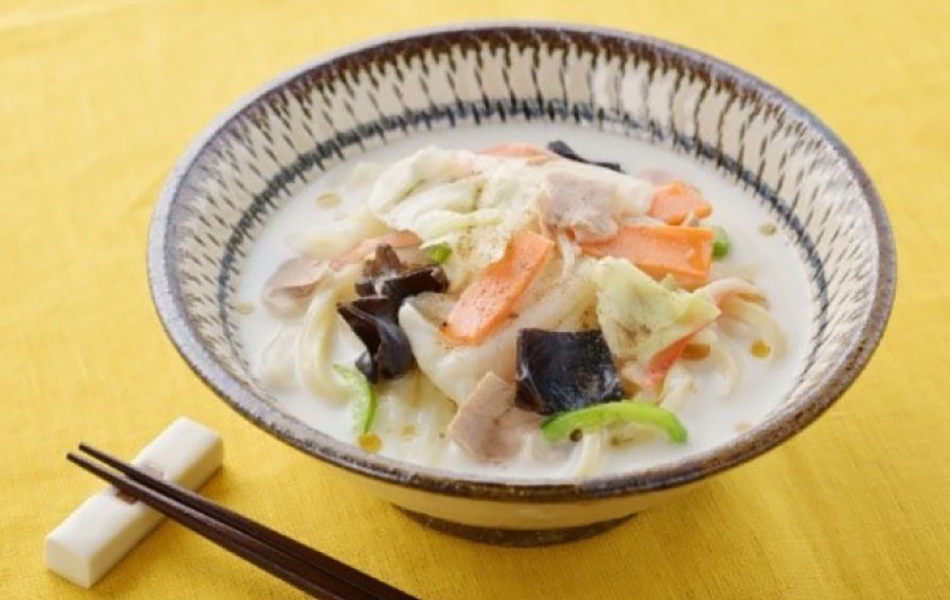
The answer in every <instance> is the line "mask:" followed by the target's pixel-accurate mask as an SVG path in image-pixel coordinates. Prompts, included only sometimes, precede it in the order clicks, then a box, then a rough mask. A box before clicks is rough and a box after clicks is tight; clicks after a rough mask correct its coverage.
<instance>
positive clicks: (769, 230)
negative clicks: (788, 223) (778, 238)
mask: <svg viewBox="0 0 950 600" xmlns="http://www.w3.org/2000/svg"><path fill="white" fill-rule="evenodd" d="M776 230H777V228H776V227H775V223H771V222H770V223H763V224H761V225H759V233H761V234H762V235H775V232H776Z"/></svg>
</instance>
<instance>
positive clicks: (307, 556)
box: [67, 444, 413, 600]
mask: <svg viewBox="0 0 950 600" xmlns="http://www.w3.org/2000/svg"><path fill="white" fill-rule="evenodd" d="M80 449H81V450H82V451H83V452H85V453H87V454H89V455H90V456H93V457H95V458H97V459H98V460H101V461H102V462H103V463H105V464H107V465H109V466H111V467H113V468H115V469H117V470H118V471H120V472H121V473H124V474H125V475H126V477H123V476H121V475H119V474H117V473H115V472H113V471H111V470H107V469H104V468H103V467H101V466H99V465H97V464H95V463H93V462H90V461H89V460H87V459H86V458H84V457H82V456H79V455H76V454H73V453H69V454H68V455H67V458H68V459H69V460H70V461H71V462H73V463H75V464H77V465H79V466H81V467H82V468H84V469H86V470H87V471H89V472H91V473H93V474H95V475H97V476H98V477H100V478H102V479H104V480H106V481H108V482H109V483H111V484H112V485H114V486H115V487H116V488H118V489H119V490H120V491H122V492H124V493H127V494H129V495H131V496H133V497H135V498H138V499H139V500H141V501H142V502H144V503H145V504H147V505H148V506H150V507H152V508H154V509H155V510H157V511H159V512H161V513H163V514H165V515H166V516H168V517H169V518H171V519H174V520H176V521H178V522H179V523H181V524H183V525H185V526H186V527H188V528H189V529H191V530H192V531H195V532H196V533H198V534H200V535H202V536H204V537H206V538H208V539H209V540H211V541H213V542H215V543H216V544H218V545H219V546H221V547H223V548H224V549H226V550H228V551H230V552H232V553H234V554H237V555H238V556H241V557H242V558H244V559H246V560H248V561H250V562H252V563H253V564H255V565H257V566H258V567H260V568H262V569H264V570H266V571H267V572H269V573H271V574H273V575H275V576H277V577H279V578H281V579H283V580H284V581H286V582H287V583H290V584H291V585H293V586H295V587H297V588H298V589H301V590H303V591H305V592H307V593H309V594H311V595H314V596H318V597H323V598H332V599H336V598H340V599H347V600H350V599H354V600H355V599H364V598H365V599H372V598H383V599H388V598H393V599H407V598H413V596H410V595H408V594H406V593H405V592H402V591H400V590H398V589H396V588H394V587H392V586H390V585H388V584H386V583H383V582H382V581H379V580H378V579H375V578H373V577H371V576H370V575H367V574H365V573H363V572H361V571H358V570H356V569H354V568H352V567H350V566H348V565H345V564H343V563H341V562H339V561H337V560H335V559H333V558H331V557H329V556H326V555H324V554H321V553H320V552H317V551H316V550H314V549H313V548H310V547H308V546H305V545H303V544H301V543H299V542H297V541H295V540H292V539H290V538H288V537H286V536H284V535H282V534H280V533H278V532H276V531H273V530H272V529H269V528H268V527H265V526H264V525H261V524H259V523H256V522H254V521H251V520H250V519H247V518H246V517H242V516H241V515H238V514H236V513H234V512H232V511H230V510H228V509H226V508H224V507H222V506H220V505H218V504H215V503H213V502H211V501H210V500H207V499H205V498H203V497H201V496H200V495H198V494H196V493H194V492H191V491H190V490H186V489H184V488H181V487H179V486H176V485H174V484H171V483H168V482H167V481H163V480H161V479H158V478H155V477H153V476H151V475H150V474H148V473H147V472H145V471H143V470H141V469H138V468H137V467H135V466H133V465H130V464H128V463H125V462H123V461H121V460H119V459H117V458H115V457H113V456H111V455H109V454H108V453H106V452H103V451H101V450H97V449H95V448H92V447H90V446H88V445H86V444H81V445H80Z"/></svg>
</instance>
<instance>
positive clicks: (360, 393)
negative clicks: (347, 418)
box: [333, 365, 378, 435]
mask: <svg viewBox="0 0 950 600" xmlns="http://www.w3.org/2000/svg"><path fill="white" fill-rule="evenodd" d="M333 370H334V371H336V374H337V375H338V376H339V377H340V379H342V380H343V385H344V386H346V391H347V395H348V396H349V400H350V402H351V403H352V406H353V422H354V423H355V425H356V433H358V434H360V435H362V434H366V433H369V432H370V431H372V430H373V421H374V420H376V407H377V404H378V403H377V400H376V391H375V390H373V386H372V385H370V382H369V380H367V379H366V377H364V376H363V374H362V373H360V372H359V371H357V370H355V369H350V368H349V367H344V366H342V365H333Z"/></svg>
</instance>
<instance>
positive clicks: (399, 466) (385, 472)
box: [148, 21, 897, 502]
mask: <svg viewBox="0 0 950 600" xmlns="http://www.w3.org/2000/svg"><path fill="white" fill-rule="evenodd" d="M542 31H543V32H547V33H564V34H569V35H574V36H579V37H580V36H586V37H593V38H604V39H612V40H615V41H618V42H622V43H627V44H635V45H641V46H645V47H649V48H651V49H652V50H653V51H655V52H657V53H658V54H659V55H661V56H663V57H665V58H666V59H669V60H672V61H676V62H680V63H683V64H687V65H690V66H692V67H694V68H701V69H704V70H706V71H707V72H709V73H710V74H711V75H712V76H715V77H716V78H717V79H719V80H720V81H722V82H724V83H726V84H730V85H732V86H734V87H735V88H736V89H743V90H747V91H750V92H752V93H755V94H758V95H760V96H761V97H763V98H767V99H769V100H772V101H774V102H777V103H780V104H782V105H784V106H785V107H786V110H787V112H788V113H789V114H791V115H792V116H794V117H797V118H799V119H801V120H802V121H804V122H805V123H807V124H809V125H810V126H811V127H812V128H814V129H815V130H816V131H817V132H818V133H819V134H820V135H821V136H822V137H823V138H824V139H825V140H826V141H827V142H828V143H829V145H830V146H831V148H832V149H833V150H834V153H835V154H836V155H837V157H838V158H839V159H840V160H841V161H843V163H844V164H845V165H846V166H847V168H848V170H849V171H850V173H851V174H852V176H853V177H854V178H855V181H856V183H857V185H858V187H859V188H860V190H861V195H862V197H863V198H864V200H865V201H866V203H867V205H868V207H869V209H870V212H871V217H872V219H873V223H874V229H875V235H876V239H877V240H878V247H877V253H878V272H877V284H876V288H875V290H874V297H873V300H872V306H871V309H870V311H869V312H868V314H867V320H866V321H865V323H864V324H863V327H862V329H861V332H860V335H858V336H857V337H856V338H855V339H854V340H853V341H852V342H851V343H850V344H849V346H848V347H847V351H846V352H843V353H842V355H841V356H840V358H839V360H838V362H837V364H835V365H834V366H833V367H832V368H831V369H830V370H829V373H828V375H827V376H826V377H825V379H824V381H823V382H822V385H821V386H820V387H817V388H816V389H812V390H810V391H809V392H808V393H807V394H806V395H805V396H804V398H802V399H800V400H798V401H796V402H794V403H790V404H788V405H787V406H785V407H783V408H782V409H780V410H778V411H776V412H775V413H773V415H772V416H770V418H769V419H767V420H766V421H765V422H763V423H762V424H760V425H757V426H755V427H753V428H751V429H750V430H748V431H746V432H745V433H743V434H740V435H738V436H737V437H736V438H734V439H732V440H731V441H729V442H727V443H726V444H723V445H720V446H715V447H713V448H711V449H708V450H705V451H702V452H699V453H696V454H694V455H691V456H687V457H685V458H683V459H681V460H678V461H675V462H672V463H668V464H661V465H659V466H656V467H652V468H649V469H644V470H640V471H636V472H633V473H621V474H613V475H604V476H598V477H594V478H590V479H582V480H551V481H546V480H542V479H523V478H522V479H515V478H505V479H493V478H491V477H485V476H473V475H462V474H459V473H456V472H451V471H447V470H444V469H436V468H429V467H422V466H418V465H413V464H410V463H406V462H402V461H398V460H394V459H390V458H386V457H381V456H377V455H370V454H366V453H365V452H363V451H361V450H360V449H359V448H357V447H356V446H353V445H350V444H347V443H345V442H341V441H338V440H336V439H334V438H332V437H330V436H329V435H327V434H324V433H321V432H319V431H316V430H314V429H312V428H311V427H309V426H307V425H305V424H303V423H302V422H300V421H298V420H297V419H295V418H293V417H291V416H289V415H286V414H285V413H282V412H280V411H279V410H277V409H276V408H274V407H272V406H271V405H269V404H268V403H267V402H264V401H262V400H261V399H260V398H259V397H257V396H256V395H255V394H254V393H253V392H251V391H250V390H249V389H248V388H247V387H246V386H245V385H244V384H243V383H241V382H240V381H239V380H238V379H236V378H235V377H234V376H232V375H231V374H230V373H228V371H227V369H225V368H224V367H223V366H222V364H220V363H219V362H218V360H217V359H216V358H214V357H213V356H212V354H211V353H210V352H209V351H208V349H207V348H206V347H204V346H203V344H202V342H201V341H200V339H199V337H198V335H197V333H196V332H195V331H194V329H193V328H192V327H191V326H190V325H189V323H188V321H187V317H186V314H187V313H186V310H185V306H184V302H183V299H182V296H181V292H180V289H179V288H178V287H177V285H176V283H175V280H174V274H173V272H172V252H173V248H172V245H171V243H170V242H171V240H170V218H171V216H172V214H173V212H174V211H175V210H180V207H178V206H177V205H176V202H175V199H176V197H177V194H178V192H179V189H180V185H181V183H182V182H183V181H184V179H185V177H186V176H187V175H188V173H189V171H190V169H191V168H192V167H193V166H194V163H195V161H196V159H197V158H198V156H199V155H200V154H201V153H202V151H203V150H204V149H205V148H206V147H207V146H208V145H209V143H210V142H211V141H212V140H213V139H214V138H215V136H216V135H217V134H218V133H220V132H221V131H223V130H225V129H226V128H227V127H228V125H229V124H231V123H232V122H233V121H234V120H235V119H237V118H238V117H240V116H242V115H243V114H244V113H245V111H248V110H249V109H251V107H252V106H253V105H254V104H255V103H256V102H257V101H259V100H261V99H263V98H264V97H266V96H267V95H268V93H270V92H272V91H273V90H275V89H278V88H280V87H282V86H284V85H286V84H288V83H290V82H292V81H293V80H295V79H297V78H298V77H300V76H303V75H305V74H306V73H308V72H309V71H311V70H314V69H316V68H319V67H323V66H328V65H333V64H334V63H337V62H339V61H341V60H346V59H347V57H349V56H352V55H359V54H363V53H370V52H373V53H377V55H378V53H380V52H381V49H382V48H385V47H386V46H388V45H390V44H406V43H421V44H424V43H425V42H426V41H427V40H430V39H432V38H433V37H435V36H438V35H440V34H448V33H452V34H466V33H467V34H471V35H473V36H476V37H477V36H478V35H479V34H487V33H494V34H497V33H499V32H504V33H507V34H510V35H515V36H517V35H530V34H532V33H533V32H542ZM896 276H897V267H896V254H895V248H894V238H893V234H892V232H891V227H890V223H889V222H888V218H887V214H886V211H885V209H884V205H883V203H882V202H881V199H880V196H879V195H878V193H877V191H876V190H875V188H874V185H873V184H872V183H871V180H870V178H869V177H868V175H867V173H866V172H865V171H864V169H863V168H862V166H861V165H860V163H859V162H858V160H857V158H856V157H855V156H854V154H853V153H852V152H851V150H850V149H849V148H848V147H847V146H846V145H845V144H844V143H843V142H842V141H841V140H840V139H839V138H838V137H837V136H836V135H835V134H834V133H833V132H832V131H831V130H830V129H829V128H828V127H827V126H826V125H825V124H824V123H822V122H821V121H820V120H819V119H818V118H817V117H816V116H815V115H813V114H812V113H811V112H809V111H808V110H807V109H805V108H804V107H803V106H802V105H800V104H799V103H798V102H796V101H795V100H793V99H792V98H790V97H789V96H787V95H786V94H785V93H783V92H781V91H780V90H778V89H777V88H775V87H774V86H772V85H770V84H768V83H766V82H764V81H762V80H761V79H759V78H758V77H756V76H754V75H751V74H749V73H747V72H745V71H743V70H742V69H739V68H738V67H735V66H733V65H731V64H728V63H726V62H724V61H722V60H720V59H717V58H714V57H712V56H710V55H707V54H705V53H703V52H700V51H698V50H694V49H691V48H687V47H684V46H681V45H679V44H674V43H672V42H667V41H664V40H660V39H657V38H654V37H652V36H648V35H643V34H636V33H630V32H626V31H622V30H618V29H611V28H603V27H593V26H586V25H577V24H567V23H557V22H537V21H498V22H491V21H489V22H475V23H461V24H454V25H443V26H435V27H426V28H420V29H414V30H410V31H406V32H401V33H396V34H392V35H387V36H382V37H378V38H374V39H371V40H369V41H365V42H362V43H358V44H354V45H351V46H347V47H344V48H342V49H339V50H337V51H335V52H331V53H328V54H324V55H322V56H320V57H318V58H316V59H314V60H311V61H309V62H307V63H305V64H303V65H300V66H298V67H296V68H293V69H291V70H289V71H287V72H285V73H284V74H282V75H280V76H278V77H276V78H274V79H273V80H271V81H269V82H267V83H265V84H263V85H262V86H259V87H258V88H256V89H255V90H253V91H251V92H250V93H248V94H246V95H245V96H243V97H242V98H240V99H239V100H238V101H237V102H236V103H235V104H233V105H232V106H231V107H230V108H228V109H227V110H225V111H224V112H223V113H221V114H220V115H219V116H218V117H217V118H215V119H214V120H213V121H212V122H211V124H210V125H208V126H207V127H206V128H205V129H204V130H203V131H202V132H201V133H200V134H199V135H198V136H197V137H196V138H195V139H194V140H193V141H192V143H191V145H190V146H189V147H188V149H187V150H186V151H185V152H184V153H183V154H182V155H181V157H180V158H179V159H178V161H177V162H176V164H175V165H174V167H173V168H172V170H171V171H170V173H169V175H168V177H167V179H166V181H165V184H164V186H163V188H162V190H161V192H160V195H159V198H158V203H157V205H156V207H155V211H154V213H153V216H152V221H151V225H150V228H149V233H148V278H149V287H150V290H151V295H152V301H153V303H154V304H155V308H156V311H157V312H158V316H159V319H160V321H161V322H162V326H163V327H164V329H165V332H166V334H167V335H168V336H169V338H170V339H171V340H172V342H173V344H174V345H175V347H176V348H177V350H178V352H179V353H180V354H181V355H182V357H183V358H184V359H185V361H186V362H187V363H188V365H189V366H190V367H191V369H192V370H193V371H194V372H195V373H196V374H197V375H198V376H199V377H200V378H201V379H202V380H203V381H204V382H205V383H206V384H207V385H208V386H209V387H210V388H211V389H212V390H214V391H215V393H217V395H218V396H220V397H221V398H222V399H223V400H225V401H226V402H227V403H228V404H230V405H231V406H232V408H234V409H235V410H237V411H238V412H239V413H241V414H242V415H243V416H244V417H245V418H247V419H248V420H250V421H251V422H253V423H254V424H255V425H257V426H259V427H261V428H262V429H264V430H266V431H268V432H270V433H271V434H272V435H274V436H275V437H277V438H278V439H280V440H281V441H283V442H285V443H287V444H289V445H291V446H293V447H295V448H297V449H299V450H302V451H304V452H307V453H308V454H311V455H313V456H316V457H317V458H320V459H322V460H324V461H326V462H329V463H331V464H333V465H336V466H338V467H342V468H344V469H346V470H348V471H351V472H354V473H357V474H359V475H363V476H366V477H369V478H371V479H375V480H378V481H382V482H385V483H389V484H395V485H399V486H405V487H409V488H415V489H418V490H423V491H428V492H433V493H438V494H443V495H449V496H459V497H469V498H478V499H486V500H496V501H521V502H568V501H577V500H588V499H595V498H609V497H617V496H624V495H630V494H637V493H645V492H653V491H660V490H665V489H669V488H674V487H678V486H682V485H686V484H688V483H691V482H695V481H698V480H700V479H703V478H706V477H709V476H711V475H714V474H716V473H719V472H722V471H724V470H726V469H729V468H731V467H734V466H737V465H739V464H742V463H744V462H746V461H748V460H750V459H752V458H754V457H756V456H758V455H760V454H762V453H764V452H766V451H767V450H770V449H771V448H774V447H776V446H778V445H780V444H781V443H783V442H785V441H786V440H788V439H789V438H791V437H792V436H793V435H794V434H796V433H797V432H799V431H801V430H802V429H803V428H804V427H805V426H807V425H808V424H809V423H811V422H812V421H814V420H815V419H816V418H817V417H818V416H820V415H821V414H822V413H823V412H824V411H825V410H826V409H827V408H828V407H829V406H831V405H832V404H833V403H834V402H835V401H836V400H837V399H838V398H839V397H840V396H841V395H842V394H843V393H844V392H845V391H846V390H847V389H848V387H850V385H851V384H852V382H853V381H854V380H855V378H856V377H857V376H858V375H859V374H860V372H861V371H862V370H863V369H864V367H865V366H866V365H867V362H868V360H869V359H870V357H871V355H872V354H873V352H874V350H875V349H876V348H877V345H878V343H879V342H880V339H881V336H882V335H883V332H884V329H885V327H886V325H887V321H888V318H889V317H890V313H891V308H892V305H893V302H894V295H895V289H896Z"/></svg>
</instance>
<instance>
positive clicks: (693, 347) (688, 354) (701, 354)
mask: <svg viewBox="0 0 950 600" xmlns="http://www.w3.org/2000/svg"><path fill="white" fill-rule="evenodd" d="M707 356H709V344H687V346H686V348H684V349H683V355H682V357H683V360H703V359H704V358H706V357H707Z"/></svg>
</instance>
